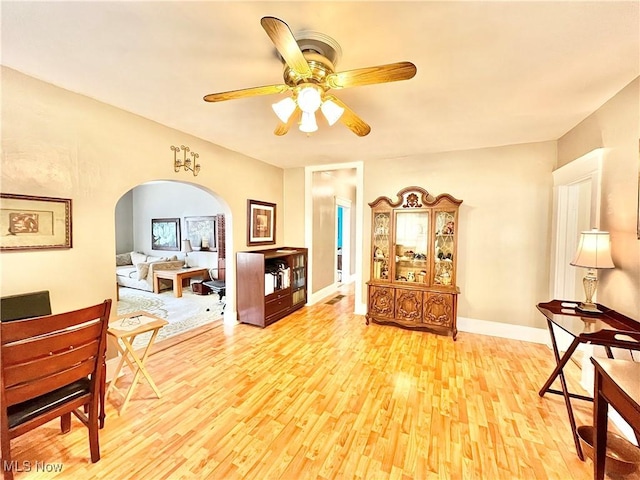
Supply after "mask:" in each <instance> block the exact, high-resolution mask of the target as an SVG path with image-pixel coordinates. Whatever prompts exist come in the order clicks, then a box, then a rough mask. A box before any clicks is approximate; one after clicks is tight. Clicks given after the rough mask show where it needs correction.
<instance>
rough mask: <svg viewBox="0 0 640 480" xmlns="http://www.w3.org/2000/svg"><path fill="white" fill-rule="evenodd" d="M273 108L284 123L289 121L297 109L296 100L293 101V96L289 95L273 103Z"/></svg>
mask: <svg viewBox="0 0 640 480" xmlns="http://www.w3.org/2000/svg"><path fill="white" fill-rule="evenodd" d="M271 108H273V111H274V112H275V113H276V115H277V116H278V118H279V119H280V120H282V122H283V123H287V121H288V120H289V117H290V116H291V114H292V113H293V111H294V110H295V109H296V102H294V101H293V98H291V97H287V98H285V99H283V100H280V101H279V102H278V103H274V104H273V105H271Z"/></svg>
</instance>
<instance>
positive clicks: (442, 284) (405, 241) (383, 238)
mask: <svg viewBox="0 0 640 480" xmlns="http://www.w3.org/2000/svg"><path fill="white" fill-rule="evenodd" d="M461 203H462V200H458V199H456V198H454V197H452V196H451V195H449V194H446V193H445V194H441V195H438V196H437V197H435V196H433V195H431V194H430V193H429V192H427V191H426V190H425V189H423V188H421V187H415V186H413V187H407V188H404V189H402V190H401V191H400V192H398V194H397V200H395V201H393V200H391V199H390V198H388V197H386V196H381V197H378V198H377V199H376V200H375V201H373V202H371V203H369V206H370V207H371V212H372V228H371V232H372V239H371V242H372V243H371V252H372V257H371V279H370V280H369V282H368V283H367V286H368V287H367V288H368V308H367V315H366V319H367V324H369V321H372V322H374V323H377V324H382V325H393V326H397V327H401V328H407V329H414V330H422V331H429V332H434V333H439V334H447V335H449V334H450V335H451V336H452V337H453V339H454V340H455V339H456V335H457V333H458V330H457V326H456V323H457V305H458V294H459V293H460V290H459V289H458V287H457V286H456V267H457V234H458V228H457V225H456V224H457V221H458V209H459V207H460V204H461ZM390 252H391V256H390V255H389V253H390Z"/></svg>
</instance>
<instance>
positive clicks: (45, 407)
mask: <svg viewBox="0 0 640 480" xmlns="http://www.w3.org/2000/svg"><path fill="white" fill-rule="evenodd" d="M89 392H90V385H89V379H88V378H83V379H82V380H78V381H75V382H73V383H70V384H69V385H65V386H64V387H61V388H58V389H57V390H54V391H53V392H49V393H47V394H45V395H41V396H39V397H36V398H32V399H31V400H27V401H26V402H22V403H18V404H17V405H12V406H10V407H8V408H7V418H8V420H9V428H10V429H11V428H14V427H17V426H18V425H20V424H22V423H24V422H27V421H29V420H31V419H33V418H36V417H38V416H40V415H42V414H43V413H45V412H47V411H49V410H53V409H54V408H56V407H57V406H59V405H62V404H64V403H66V402H68V401H70V400H73V399H76V398H79V397H81V396H83V395H86V394H88V393H89Z"/></svg>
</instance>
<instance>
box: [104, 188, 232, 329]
mask: <svg viewBox="0 0 640 480" xmlns="http://www.w3.org/2000/svg"><path fill="white" fill-rule="evenodd" d="M114 221H115V236H116V238H115V245H116V252H115V253H116V260H117V261H116V263H117V264H118V263H123V261H124V262H126V261H128V257H127V255H129V256H130V257H133V258H132V259H131V261H130V263H128V264H124V265H117V266H116V270H117V275H116V278H117V280H118V284H119V286H118V293H119V295H118V302H117V304H116V308H117V309H118V314H127V313H130V312H132V311H137V310H143V311H149V313H153V314H155V315H158V316H161V317H162V318H165V319H167V320H168V321H169V322H170V325H168V326H167V327H165V328H164V329H163V330H165V331H164V332H161V335H164V337H169V336H172V335H175V334H177V333H183V332H185V331H189V330H191V329H194V328H197V327H202V326H203V325H206V324H209V323H213V322H218V321H223V319H227V320H229V319H233V315H234V310H235V309H234V308H224V309H223V307H224V304H223V303H221V302H219V301H218V300H219V299H218V295H217V294H216V293H212V294H210V295H206V293H207V291H206V289H205V290H201V289H198V288H193V289H192V288H190V286H191V284H192V283H193V282H200V281H201V280H206V279H207V278H208V276H209V274H211V275H213V276H215V277H214V278H224V279H225V280H227V281H228V282H229V285H230V287H231V285H233V282H231V281H229V280H230V278H233V276H234V275H233V273H232V272H231V271H230V269H227V268H226V262H227V258H229V256H230V252H227V248H226V246H227V245H233V242H232V238H231V232H232V228H231V222H232V218H231V215H230V209H229V206H228V205H227V203H226V202H225V201H224V199H222V198H221V197H219V196H218V195H217V194H216V193H215V192H212V191H211V190H209V189H207V188H205V187H203V186H201V185H197V184H193V183H189V182H179V181H151V182H146V183H144V184H140V185H137V186H135V187H133V188H132V189H131V190H129V191H127V192H125V193H124V194H123V195H122V197H121V198H120V199H119V201H118V202H117V204H116V207H115V213H114ZM154 225H156V226H157V225H161V226H162V227H163V228H164V227H166V228H167V229H168V230H169V231H168V237H169V239H170V240H169V241H164V242H162V243H159V242H157V238H156V240H155V241H154V236H153V228H154ZM185 240H188V242H186V243H188V244H189V245H190V247H191V248H190V250H191V251H185V246H186V245H185V242H184V241H185ZM132 252H133V253H132ZM134 253H139V254H141V255H142V256H145V258H143V257H142V256H140V255H134ZM141 260H142V261H141ZM137 262H140V263H139V264H136V263H137ZM185 264H186V265H187V266H188V267H189V270H190V271H192V270H197V271H198V272H195V271H194V272H193V273H194V277H192V278H185V279H184V280H183V282H184V283H182V285H184V288H183V289H182V292H180V296H179V297H178V293H177V292H176V290H175V289H174V288H173V282H172V281H171V280H162V279H160V280H158V281H157V282H158V283H157V284H156V285H154V278H153V277H154V273H153V271H154V269H156V268H157V269H158V270H171V269H181V268H183V267H184V265H185ZM145 270H146V272H145ZM150 272H151V273H150ZM145 273H146V276H144V275H145ZM125 276H128V278H125ZM154 286H155V287H158V286H159V287H160V292H159V293H154ZM198 290H200V292H198ZM198 293H200V294H198ZM203 294H204V295H203ZM234 298H235V293H234V292H230V291H228V292H227V294H226V301H227V302H229V303H231V302H232V301H233V299H234ZM160 339H162V338H160Z"/></svg>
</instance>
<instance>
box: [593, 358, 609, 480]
mask: <svg viewBox="0 0 640 480" xmlns="http://www.w3.org/2000/svg"><path fill="white" fill-rule="evenodd" d="M594 384H595V385H594V395H593V429H594V431H595V437H594V439H593V440H594V441H593V478H594V479H595V480H602V479H603V478H604V465H605V459H606V455H605V453H606V451H607V420H608V415H607V414H608V412H607V409H608V402H607V401H606V399H605V398H604V397H603V396H602V395H601V393H600V392H601V388H602V375H601V374H600V372H598V369H597V368H596V372H595V380H594Z"/></svg>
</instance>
